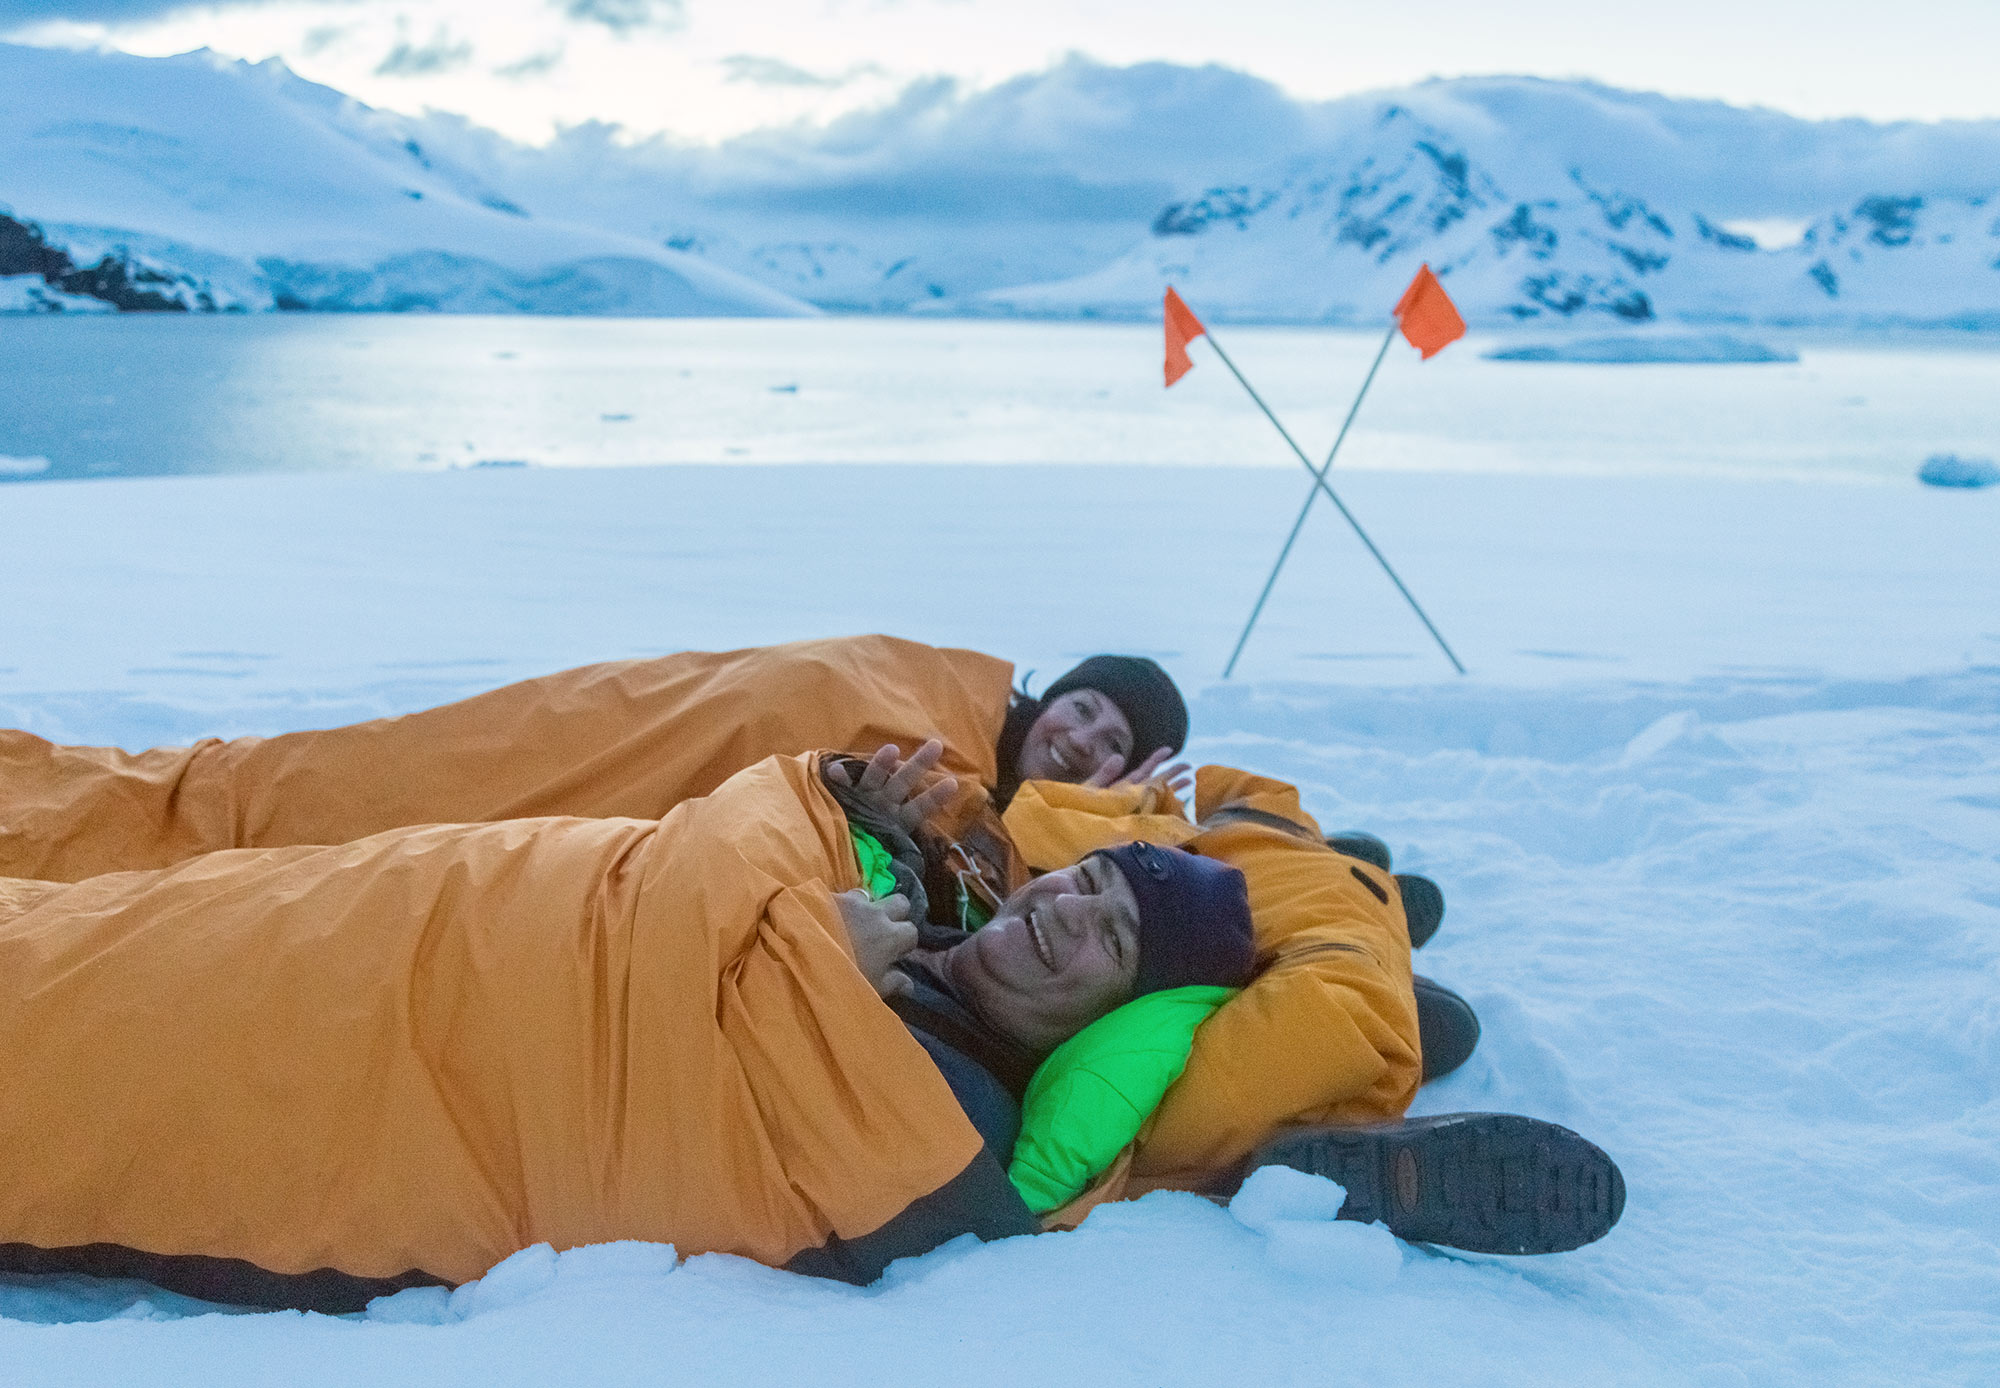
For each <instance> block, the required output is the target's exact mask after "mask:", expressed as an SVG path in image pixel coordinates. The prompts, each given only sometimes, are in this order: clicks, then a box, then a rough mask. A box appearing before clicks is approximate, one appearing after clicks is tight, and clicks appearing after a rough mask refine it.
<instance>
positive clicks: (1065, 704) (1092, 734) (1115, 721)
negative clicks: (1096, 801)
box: [1015, 689, 1153, 781]
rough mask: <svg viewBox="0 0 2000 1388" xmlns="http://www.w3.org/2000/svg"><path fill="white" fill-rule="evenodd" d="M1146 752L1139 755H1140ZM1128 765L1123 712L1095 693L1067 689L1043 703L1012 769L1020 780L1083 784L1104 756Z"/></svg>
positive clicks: (1128, 732)
mask: <svg viewBox="0 0 2000 1388" xmlns="http://www.w3.org/2000/svg"><path fill="white" fill-rule="evenodd" d="M1152 751H1153V749H1152V748H1151V747H1146V748H1143V749H1140V750H1139V753H1138V755H1140V756H1142V757H1143V756H1146V755H1148V754H1150V753H1151V752H1152ZM1113 756H1115V757H1122V758H1123V759H1124V762H1125V765H1124V766H1122V767H1120V768H1119V769H1120V770H1121V771H1123V770H1127V769H1129V768H1130V767H1131V765H1132V757H1133V747H1132V724H1131V722H1130V721H1129V720H1128V719H1127V718H1126V717H1125V714H1124V711H1123V710H1121V709H1120V708H1119V707H1118V705H1116V704H1114V703H1112V702H1111V700H1109V699H1107V698H1106V697H1104V695H1102V694H1100V693H1098V692H1097V691H1096V690H1095V689H1072V690H1070V691H1069V693H1067V694H1064V695H1062V696H1061V697H1060V698H1057V699H1052V700H1050V701H1049V706H1048V707H1047V708H1045V709H1043V710H1042V711H1041V713H1040V714H1039V715H1038V716H1037V717H1036V719H1035V721H1034V722H1033V723H1031V724H1030V725H1029V726H1028V735H1027V737H1025V738H1024V739H1022V741H1021V759H1020V761H1019V763H1018V764H1017V765H1016V767H1015V770H1016V772H1017V773H1018V774H1019V776H1020V779H1022V780H1024V781H1083V780H1088V779H1089V778H1090V776H1091V774H1092V773H1093V772H1095V771H1096V770H1097V768H1098V767H1099V766H1102V765H1103V764H1104V760H1105V758H1107V757H1113Z"/></svg>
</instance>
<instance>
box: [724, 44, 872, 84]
mask: <svg viewBox="0 0 2000 1388" xmlns="http://www.w3.org/2000/svg"><path fill="white" fill-rule="evenodd" d="M722 67H723V71H724V73H725V74H726V75H725V76H724V77H723V81H725V82H750V83H754V84H756V85H757V86H760V87H818V88H822V89H827V88H834V87H844V86H846V85H847V84H848V83H850V82H854V81H857V80H859V79H860V78H863V77H879V76H881V75H882V66H881V64H879V63H856V64H855V65H854V66H852V67H850V68H848V69H847V70H846V71H844V72H812V71H809V70H807V69H806V68H802V67H794V66H792V64H790V63H788V62H785V61H784V60H783V59H782V58H766V57H763V56H761V55H759V54H756V53H732V54H730V55H729V56H728V57H727V58H724V59H723V60H722Z"/></svg>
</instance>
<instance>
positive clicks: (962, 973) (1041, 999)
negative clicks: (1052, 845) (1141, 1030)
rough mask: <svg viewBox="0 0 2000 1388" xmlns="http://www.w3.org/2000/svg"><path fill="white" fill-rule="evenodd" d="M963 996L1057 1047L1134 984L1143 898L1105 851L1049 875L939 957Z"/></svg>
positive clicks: (1003, 1026) (1026, 1036)
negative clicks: (1134, 891)
mask: <svg viewBox="0 0 2000 1388" xmlns="http://www.w3.org/2000/svg"><path fill="white" fill-rule="evenodd" d="M945 966H946V970H947V972H948V974H949V976H950V978H951V981H952V983H953V984H954V985H955V986H956V987H957V988H958V990H959V992H960V994H961V996H963V997H965V998H966V999H967V1001H968V1002H970V1003H971V1005H972V1008H973V1010H974V1011H976V1012H977V1013H978V1014H979V1015H980V1016H981V1017H983V1018H985V1019H986V1021H987V1022H988V1023H989V1024H990V1025H992V1026H993V1027H994V1028H995V1029H996V1030H998V1031H1000V1032H1001V1033H1002V1034H1004V1035H1006V1036H1009V1037H1011V1038H1013V1039H1014V1040H1016V1041H1018V1042H1020V1043H1021V1044H1022V1045H1025V1046H1027V1047H1029V1048H1030V1049H1033V1050H1037V1051H1050V1050H1054V1049H1055V1048H1056V1047H1057V1046H1059V1045H1061V1044H1062V1043H1063V1042H1064V1041H1067V1040H1068V1039H1069V1038H1070V1037H1072V1036H1074V1035H1076V1033H1077V1032H1079V1031H1082V1030H1083V1029H1084V1028H1085V1027H1086V1026H1089V1025H1090V1024H1091V1023H1092V1022H1094V1021H1096V1020H1097V1019H1098V1018H1099V1017H1102V1016H1103V1015H1104V1014H1105V1013H1107V1012H1109V1011H1111V1009H1112V1008H1114V1007H1117V1006H1118V1005H1119V1004H1121V1003H1125V1002H1129V1001H1130V1000H1131V998H1132V993H1133V990H1134V989H1136V988H1137V987H1138V983H1139V901H1138V898H1137V897H1135V896H1133V894H1132V888H1131V886H1130V885H1129V884H1128V883H1127V882H1126V881H1125V876H1124V874H1123V873H1121V872H1119V870H1118V867H1117V865H1116V864H1114V863H1113V862H1112V861H1111V860H1110V859H1109V858H1104V857H1090V858H1085V859H1084V860H1083V861H1082V862H1081V863H1079V864H1077V865H1076V866H1075V867H1072V868H1064V869H1063V870H1062V871H1060V872H1051V873H1045V874H1044V875H1042V876H1040V877H1037V878H1036V879H1035V880H1034V881H1032V882H1030V883H1028V885H1027V886H1025V887H1023V888H1021V890H1019V891H1018V892H1015V893H1014V894H1013V895H1012V896H1010V897H1008V898H1007V899H1006V900H1005V901H1004V902H1002V903H1001V904H1000V909H999V911H998V912H996V913H995V914H994V917H993V919H992V920H991V921H989V922H987V924H986V925H984V926H983V927H981V928H980V929H979V930H978V931H977V932H975V933H974V934H973V936H972V938H971V939H969V940H967V941H966V942H965V943H964V944H962V945H956V946H954V947H953V948H952V949H951V950H950V951H949V952H948V953H947V954H946V955H945Z"/></svg>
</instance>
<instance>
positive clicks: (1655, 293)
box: [972, 104, 2000, 328]
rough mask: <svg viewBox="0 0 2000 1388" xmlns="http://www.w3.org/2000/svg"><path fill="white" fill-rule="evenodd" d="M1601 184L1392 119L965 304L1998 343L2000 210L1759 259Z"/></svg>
mask: <svg viewBox="0 0 2000 1388" xmlns="http://www.w3.org/2000/svg"><path fill="white" fill-rule="evenodd" d="M1623 172H1625V173H1626V174H1628V175H1632V174H1636V175H1639V176H1643V172H1644V171H1643V170H1630V171H1623ZM1600 176H1601V174H1600V173H1599V171H1587V170H1585V169H1582V168H1571V169H1569V170H1568V171H1567V176H1566V177H1564V178H1562V179H1560V180H1556V179H1553V178H1550V177H1548V176H1547V175H1546V174H1545V175H1544V176H1543V177H1542V178H1541V179H1539V180H1535V181H1530V182H1527V183H1526V186H1523V183H1524V180H1523V178H1522V176H1521V174H1520V173H1518V172H1508V171H1505V170H1496V169H1492V168H1489V167H1488V166H1487V165H1486V164H1485V163H1483V162H1482V161H1481V160H1480V158H1479V157H1477V156H1475V155H1473V154H1471V153H1470V152H1468V150H1467V148H1466V147H1465V146H1464V145H1463V144H1462V143H1461V142H1460V141H1459V140H1458V139H1457V138H1456V137H1455V136H1454V135H1452V134H1451V133H1450V132H1447V131H1443V130H1440V129H1438V128H1436V127H1435V126H1432V125H1430V124H1428V123H1426V122H1424V121H1422V120H1420V119H1418V118H1417V117H1416V116H1415V115H1414V114H1413V113H1412V112H1410V111H1409V110H1408V109H1406V108H1404V107H1402V106H1398V105H1394V104H1391V105H1388V106H1387V107H1386V108H1385V109H1384V110H1383V112H1382V114H1381V116H1380V118H1379V120H1378V122H1377V124H1376V127H1375V129H1374V130H1373V131H1372V132H1371V133H1370V136H1369V137H1368V139H1367V140H1366V142H1365V143H1364V144H1362V146H1361V147H1360V148H1359V149H1352V150H1348V151H1344V152H1343V153H1342V154H1340V155H1337V156H1333V157H1329V158H1324V159H1315V160H1308V161H1302V162H1301V163H1299V164H1297V165H1295V166H1294V167H1292V168H1291V169H1289V170H1286V171H1284V172H1282V173H1279V174H1275V175H1273V176H1272V177H1271V179H1270V181H1268V182H1259V183H1254V184H1241V185H1236V186H1233V187H1226V188H1211V189H1209V190H1207V191H1205V192H1204V193H1202V194H1201V195H1200V196H1198V197H1196V198H1192V199H1189V200H1187V201H1184V202H1178V203H1174V204H1171V205H1169V206H1168V207H1166V208H1164V209H1163V210H1162V211H1161V212H1160V213H1159V215H1158V216H1157V217H1156V218H1155V219H1154V221H1153V224H1152V226H1151V228H1150V234H1149V236H1148V237H1147V239H1146V240H1145V241H1143V242H1141V243H1140V244H1139V245H1138V246H1136V247H1134V248H1133V249H1132V250H1131V251H1129V252H1127V253H1126V254H1125V255H1123V256H1121V257H1119V258H1118V259H1116V260H1114V261H1113V262H1112V263H1110V264H1109V265H1106V266H1104V267H1101V268H1099V269H1096V270H1093V271H1091V272H1090V273H1088V274H1085V275H1081V276H1077V277H1074V278H1071V279H1066V280H1060V281H1056V282H1052V283H1047V284H1040V285H1030V286H1023V287H1014V288H1008V289H999V290H991V291H987V292H985V293H984V294H981V295H979V296H977V297H976V298H975V299H974V300H973V301H972V307H974V308H975V309H980V310H984V311H988V312H995V313H1012V314H1032V315H1038V316H1056V317H1067V316H1074V315H1086V316H1101V317H1135V316H1140V315H1143V314H1149V313H1151V312H1153V311H1154V308H1155V306H1156V304H1157V301H1158V298H1159V294H1160V286H1161V285H1163V284H1165V283H1168V282H1172V283H1174V284H1176V285H1177V286H1179V287H1180V288H1181V290H1182V292H1183V293H1184V294H1188V295H1190V296H1193V297H1196V298H1199V300H1200V301H1201V302H1203V303H1206V304H1209V305H1212V306H1213V308H1214V311H1215V312H1217V313H1218V314H1219V315H1221V316H1225V317H1235V318H1246V319H1257V320H1265V321H1299V322H1360V321H1380V320H1382V318H1383V316H1384V314H1385V313H1386V310H1387V308H1388V306H1389V305H1391V304H1393V303H1394V302H1395V300H1396V297H1397V295H1398V294H1399V293H1400V291H1401V289H1402V287H1403V286H1404V285H1405V284H1406V283H1407V282H1408V280H1409V277H1410V274H1411V272H1412V271H1413V270H1414V269H1415V267H1416V266H1417V265H1418V264H1420V263H1426V262H1427V263H1429V264H1430V265H1431V267H1432V268H1433V269H1434V270H1436V271H1437V272H1438V273H1439V274H1440V275H1441V276H1443V277H1444V280H1445V283H1446V284H1447V286H1448V287H1449V289H1450V291H1451V293H1452V295H1453V296H1454V298H1455V299H1456V300H1457V301H1458V302H1459V304H1460V306H1461V308H1462V309H1463V310H1464V311H1465V312H1466V313H1467V315H1468V316H1469V317H1471V318H1474V319H1476V320H1479V321H1484V322H1488V323H1493V322H1507V321H1514V322H1520V321H1543V322H1550V321H1555V322H1560V321H1566V320H1588V319H1609V320H1614V321H1624V322H1631V323H1641V322H1648V321H1652V320H1655V319H1659V318H1674V319H1682V320H1689V321H1722V322H1766V323H1785V324H1827V325H1835V326H1858V325H1887V324H1899V323H1900V324H1926V325H1947V324H1948V325H1954V326H1962V327H1996V328H2000V196H1994V197H1991V198H1963V199H1952V198H1945V199H1938V198H1927V197H1925V196H1922V195H1920V194H1911V195H1904V196H1892V195H1878V196H1872V197H1867V198H1864V199H1862V200H1861V201H1860V202H1859V203H1858V204H1857V205H1856V206H1855V207H1854V208H1853V209H1851V210H1849V211H1845V212H1841V213H1837V214H1831V215H1828V216H1824V217H1822V218H1820V219H1819V220H1818V221H1816V222H1814V223H1813V224H1812V225H1811V226H1810V227H1808V228H1807V230H1806V232H1805V235H1804V237H1803V239H1802V240H1801V241H1800V242H1799V243H1798V244H1797V245H1796V246H1793V247H1788V248H1785V249H1781V250H1773V251H1765V250H1760V249H1759V248H1758V246H1757V243H1756V242H1755V241H1754V240H1752V239H1751V238H1749V237H1747V236H1744V235H1741V234H1738V233H1734V232H1731V231H1728V230H1726V229H1724V228H1723V227H1722V226H1721V225H1720V224H1719V222H1718V221H1717V220H1711V218H1710V216H1708V215H1705V214H1704V211H1703V210H1702V209H1700V208H1691V207H1687V206H1680V207H1673V206H1671V205H1669V204H1668V203H1667V202H1666V201H1665V199H1663V198H1661V197H1659V196H1658V195H1656V194H1651V193H1645V194H1642V193H1639V192H1636V191H1633V190H1632V186H1631V184H1630V183H1629V182H1611V181H1608V180H1607V181H1604V182H1599V181H1598V178H1599V177H1600ZM1530 177H1532V175H1530Z"/></svg>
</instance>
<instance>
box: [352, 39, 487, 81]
mask: <svg viewBox="0 0 2000 1388" xmlns="http://www.w3.org/2000/svg"><path fill="white" fill-rule="evenodd" d="M471 61H472V44H471V43H470V42H468V41H466V40H464V39H457V40H454V39H453V38H452V37H451V34H450V33H449V32H448V31H446V30H444V29H439V30H437V31H436V32H435V33H433V34H432V35H431V37H430V41H429V42H428V43H420V44H419V43H411V42H410V41H409V40H408V39H404V40H403V41H402V42H401V43H398V44H397V45H396V46H395V47H394V48H392V49H390V50H389V56H388V57H386V58H384V59H383V60H382V61H381V62H379V63H377V64H376V65H375V75H376V76H377V77H431V76H435V75H436V74H438V73H440V72H452V71H455V70H456V69H458V68H462V67H464V66H465V65H466V64H467V63H469V62H471Z"/></svg>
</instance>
